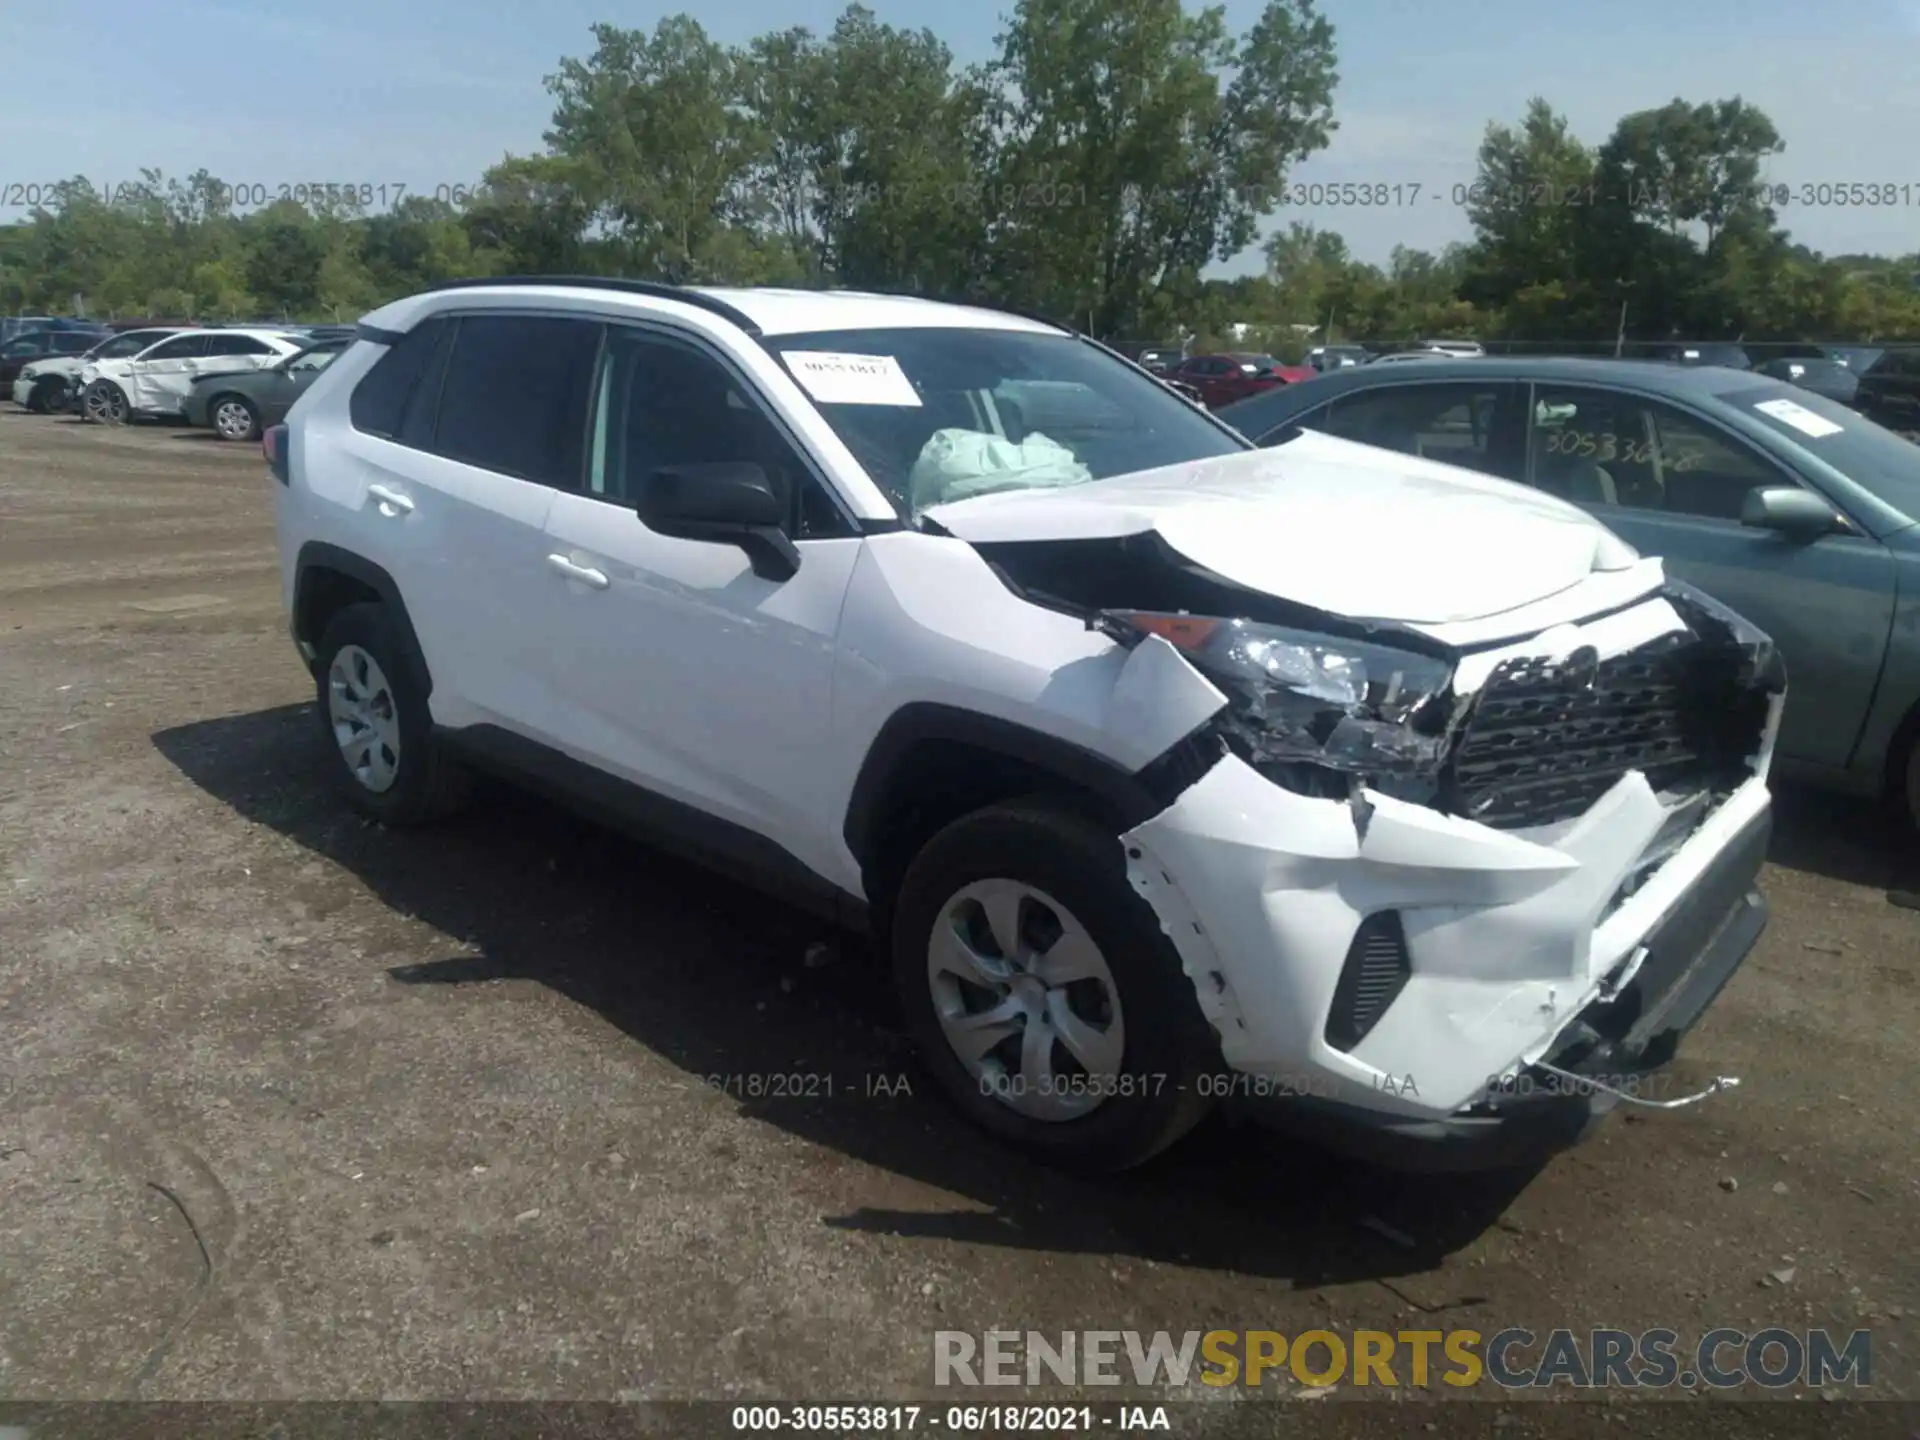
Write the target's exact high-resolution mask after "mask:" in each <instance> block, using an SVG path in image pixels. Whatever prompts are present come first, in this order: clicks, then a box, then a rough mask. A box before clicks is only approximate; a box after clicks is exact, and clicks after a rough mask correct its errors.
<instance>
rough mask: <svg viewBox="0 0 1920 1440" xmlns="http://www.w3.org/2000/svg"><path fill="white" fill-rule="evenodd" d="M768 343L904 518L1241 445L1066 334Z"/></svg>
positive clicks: (932, 332)
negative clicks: (957, 503)
mask: <svg viewBox="0 0 1920 1440" xmlns="http://www.w3.org/2000/svg"><path fill="white" fill-rule="evenodd" d="M768 343H769V344H770V345H771V346H772V347H773V348H774V350H775V351H777V352H778V353H779V354H780V356H781V357H782V359H783V360H784V361H785V362H786V365H787V369H788V370H789V371H790V372H791V373H792V374H793V376H794V378H795V379H796V380H797V381H799V383H800V386H801V388H802V389H803V390H805V391H806V392H807V393H808V395H809V396H810V397H811V398H812V400H813V402H814V404H815V405H816V406H818V408H819V410H820V413H821V414H822V415H823V416H825V417H826V420H827V423H828V424H829V425H831V426H832V427H833V429H834V431H835V433H836V434H838V435H839V437H840V439H841V440H842V441H843V442H844V443H845V445H846V447H847V448H848V449H849V450H851V451H852V452H853V454H854V457H855V458H856V459H857V460H859V462H860V464H861V465H862V466H863V467H865V469H866V471H867V474H868V475H870V476H872V478H873V482H874V483H875V484H876V485H878V486H879V487H880V488H881V489H882V490H884V491H886V492H887V494H888V495H889V496H890V497H891V498H892V500H893V502H894V503H895V504H896V505H897V506H899V507H900V509H901V510H902V511H903V512H905V513H907V514H910V515H913V514H918V513H919V512H920V511H922V510H924V509H926V508H928V507H929V506H933V505H940V504H944V503H947V502H949V501H954V500H966V499H971V498H973V497H974V496H976V495H985V494H988V493H990V492H993V491H1001V490H1031V489H1038V488H1042V487H1054V486H1062V485H1082V484H1085V483H1087V482H1088V481H1090V480H1105V479H1109V478H1111V477H1112V476H1115V475H1126V474H1131V473H1132V472H1134V471H1137V470H1152V469H1156V468H1158V467H1159V466H1162V465H1175V464H1179V463H1181V462H1184V461H1189V460H1205V459H1211V458H1213V457H1215V456H1220V455H1231V454H1234V453H1236V452H1238V451H1241V450H1245V449H1248V448H1250V447H1249V445H1248V442H1246V441H1244V440H1241V439H1239V438H1238V437H1237V436H1235V435H1234V434H1233V433H1232V432H1231V431H1229V430H1227V429H1225V428H1224V427H1223V426H1221V425H1220V424H1218V423H1216V422H1215V421H1213V420H1211V419H1209V418H1208V417H1207V416H1206V415H1205V414H1204V413H1203V412H1201V411H1200V410H1197V409H1195V408H1194V406H1193V405H1191V404H1189V403H1188V402H1187V401H1185V400H1182V399H1180V398H1179V397H1178V396H1176V395H1174V394H1172V393H1171V392H1170V391H1168V390H1167V389H1166V388H1165V387H1164V386H1162V385H1159V384H1157V383H1155V382H1154V381H1152V380H1149V379H1148V378H1147V377H1146V376H1144V375H1142V374H1141V373H1140V372H1139V371H1138V370H1135V369H1134V368H1133V367H1132V366H1130V365H1126V364H1124V363H1122V362H1121V361H1119V360H1117V359H1115V358H1114V357H1113V356H1111V355H1109V354H1107V353H1106V352H1105V351H1104V350H1101V349H1100V348H1098V347H1097V346H1094V345H1091V344H1089V343H1088V342H1086V341H1084V340H1080V339H1076V338H1074V337H1072V336H1069V335H1043V334H1034V333H1032V332H1030V331H1021V330H958V329H931V328H921V329H901V330H840V331H832V332H819V333H813V334H806V335H783V336H779V337H776V338H773V339H771V340H769V342H768Z"/></svg>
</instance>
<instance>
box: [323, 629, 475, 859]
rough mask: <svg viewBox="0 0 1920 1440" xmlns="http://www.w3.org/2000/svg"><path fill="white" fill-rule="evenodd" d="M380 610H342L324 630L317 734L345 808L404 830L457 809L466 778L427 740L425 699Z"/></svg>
mask: <svg viewBox="0 0 1920 1440" xmlns="http://www.w3.org/2000/svg"><path fill="white" fill-rule="evenodd" d="M413 658H414V657H413V656H412V655H411V654H410V653H409V652H408V650H407V648H406V642H404V641H402V640H401V639H400V638H399V637H398V636H397V635H396V634H395V631H394V627H393V626H392V625H391V624H390V623H389V621H388V612H387V610H386V608H385V607H384V606H381V605H376V604H361V605H349V606H347V607H346V608H345V609H344V610H342V611H340V613H339V614H337V615H335V616H334V617H333V619H332V620H331V621H329V622H328V624H327V628H326V632H325V633H324V634H323V635H322V636H321V638H320V646H319V655H318V657H317V659H316V661H315V664H314V679H315V684H316V689H317V695H318V700H317V704H316V706H315V709H316V710H317V711H318V713H319V723H320V730H321V733H322V734H323V735H324V736H325V737H326V743H327V749H328V752H329V754H330V756H331V757H332V767H333V773H334V779H335V781H336V782H337V783H338V784H339V786H340V789H341V792H342V794H343V795H344V796H345V798H346V801H347V803H348V804H349V805H351V806H352V807H353V808H354V809H356V810H358V811H359V812H360V813H361V814H362V815H365V816H366V817H367V818H368V819H371V820H377V821H379V822H380V823H381V824H382V825H391V826H393V827H395V828H397V829H398V828H405V827H408V826H413V825H425V824H429V823H431V822H432V821H435V820H438V819H441V818H442V817H444V816H447V815H450V814H452V813H453V812H455V811H456V810H458V809H460V808H461V807H462V806H463V805H464V804H465V803H466V801H467V799H468V797H469V795H470V793H471V788H472V781H471V776H470V775H469V773H468V772H467V770H466V769H465V767H463V766H462V765H460V763H459V762H458V761H456V760H455V759H454V758H453V757H452V756H451V755H450V754H448V753H447V749H446V746H445V745H444V744H442V743H441V741H440V739H439V737H438V736H436V735H435V734H434V730H433V718H432V716H431V714H430V713H429V712H428V709H427V697H426V695H425V694H424V693H423V692H422V690H421V689H420V687H419V686H418V685H417V684H416V683H415V682H414V680H413V678H412V677H413V674H414V671H413V668H412V666H411V664H410V663H409V662H410V661H411V660H412V659H413Z"/></svg>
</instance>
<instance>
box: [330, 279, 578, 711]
mask: <svg viewBox="0 0 1920 1440" xmlns="http://www.w3.org/2000/svg"><path fill="white" fill-rule="evenodd" d="M600 332H601V326H600V324H599V323H598V322H597V321H594V320H590V319H584V318H579V317H558V316H545V315H537V314H526V313H515V314H510V315H509V314H486V313H473V314H466V315H462V316H459V317H458V318H453V317H446V318H441V319H434V320H429V321H426V322H424V323H423V324H422V325H420V326H417V327H416V328H415V329H414V330H413V331H412V332H411V333H409V334H408V335H407V336H406V337H405V338H404V339H403V340H402V341H401V342H400V343H399V344H398V345H396V346H395V347H394V348H393V349H392V350H390V351H389V352H388V353H387V355H386V356H384V357H383V358H382V359H381V361H380V362H379V363H378V364H376V365H375V366H374V367H373V369H372V370H371V371H369V372H368V374H367V375H366V376H365V377H363V378H362V380H361V381H360V384H359V386H358V387H356V389H355V392H354V395H353V398H352V401H351V403H350V406H349V413H350V415H351V416H352V421H353V426H354V429H355V430H356V431H357V432H359V433H357V434H356V435H355V436H354V437H353V439H352V441H351V443H350V446H349V453H350V454H351V455H352V456H353V457H354V458H355V460H356V462H357V465H358V474H357V475H356V476H354V477H353V484H352V489H351V491H350V493H347V494H342V495H340V496H339V497H338V498H339V499H340V501H341V503H343V504H347V505H350V506H352V507H353V509H354V511H355V517H356V528H357V531H358V546H359V548H360V549H361V551H362V553H364V554H366V555H367V556H368V557H369V558H371V559H374V560H376V561H378V562H379V563H380V564H381V565H383V566H384V567H385V568H386V570H387V572H388V573H389V574H390V575H392V576H393V577H394V579H395V582H396V583H397V584H398V585H399V587H400V591H401V594H402V595H403V597H404V598H405V600H406V604H407V612H408V615H409V616H410V618H411V619H412V621H413V626H414V631H415V633H416V634H417V635H418V637H419V640H420V645H421V649H422V652H423V653H424V655H425V658H426V661H427V668H428V671H429V673H430V674H431V675H432V677H433V694H432V699H431V704H432V708H433V714H434V718H435V720H437V721H438V722H440V723H441V724H445V725H457V726H464V725H473V724H495V725H500V726H503V727H505V728H506V729H508V730H510V731H513V732H515V733H517V734H520V735H524V736H527V737H529V738H533V739H538V740H542V741H546V742H548V743H551V742H552V741H553V739H554V729H555V727H554V722H553V718H552V705H551V702H550V699H549V697H548V696H547V694H546V690H545V687H544V685H543V683H542V681H541V678H540V677H541V675H542V674H544V673H546V667H544V666H543V664H542V657H541V652H542V650H543V647H544V646H545V645H546V644H547V643H548V637H546V636H545V635H543V634H542V633H540V629H539V620H538V618H537V616H538V613H539V610H540V607H541V606H542V605H543V603H544V601H545V597H546V593H547V590H548V588H549V587H550V586H551V585H552V583H553V578H554V577H553V573H552V570H551V569H550V567H549V566H548V564H547V560H546V552H547V549H548V548H549V547H547V545H546V543H545V536H544V528H545V525H546V520H547V511H548V509H549V508H550V507H551V505H552V503H553V498H554V487H555V486H558V485H565V486H569V487H572V486H577V485H578V483H579V480H580V471H581V464H582V445H583V439H584V435H585V431H586V416H587V405H588V400H589V396H590V392H591V386H592V377H593V369H594V364H595V360H596V357H597V356H598V353H599V348H600ZM396 396H397V397H399V398H396Z"/></svg>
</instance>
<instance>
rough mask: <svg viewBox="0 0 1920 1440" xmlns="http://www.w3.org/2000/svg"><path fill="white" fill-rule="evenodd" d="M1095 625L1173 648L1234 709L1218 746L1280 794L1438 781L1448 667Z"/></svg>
mask: <svg viewBox="0 0 1920 1440" xmlns="http://www.w3.org/2000/svg"><path fill="white" fill-rule="evenodd" d="M1100 618H1101V620H1102V621H1103V622H1105V623H1104V624H1103V627H1102V628H1105V629H1107V630H1108V632H1109V633H1112V634H1115V635H1117V636H1119V637H1120V638H1122V639H1123V640H1125V639H1131V640H1133V641H1135V642H1137V641H1138V640H1139V639H1141V638H1142V637H1144V636H1147V635H1158V636H1159V637H1160V638H1161V639H1163V640H1165V641H1166V642H1167V643H1168V644H1170V645H1173V646H1174V647H1176V648H1177V649H1178V650H1179V651H1180V652H1181V653H1182V654H1183V655H1184V656H1185V657H1186V658H1187V660H1188V661H1189V662H1190V663H1191V664H1192V665H1193V667H1194V668H1195V669H1196V670H1198V671H1200V672H1201V673H1202V674H1203V675H1205V676H1206V677H1207V678H1208V679H1209V680H1211V681H1212V682H1213V683H1214V684H1215V685H1217V686H1218V687H1219V688H1220V689H1221V690H1222V691H1224V692H1225V693H1226V694H1227V695H1228V697H1229V698H1230V699H1231V700H1232V702H1233V703H1232V704H1231V706H1230V707H1229V709H1228V710H1227V711H1226V713H1225V714H1224V715H1223V716H1222V718H1221V729H1222V733H1223V734H1224V736H1225V738H1226V740H1227V743H1228V744H1229V745H1230V746H1232V748H1233V749H1234V750H1235V751H1236V752H1237V753H1239V754H1240V756H1241V758H1242V759H1245V760H1246V761H1248V762H1249V763H1250V764H1252V765H1253V766H1254V767H1255V768H1257V769H1258V770H1260V772H1261V773H1262V774H1264V775H1266V776H1267V777H1268V778H1269V779H1272V780H1275V781H1277V782H1278V783H1280V784H1283V785H1286V786H1287V787H1288V788H1289V789H1296V790H1305V791H1307V792H1308V793H1312V794H1332V793H1341V792H1343V791H1346V790H1350V789H1351V788H1352V782H1353V779H1355V778H1364V779H1365V780H1367V781H1368V782H1369V783H1371V784H1375V785H1376V786H1378V787H1379V788H1381V789H1383V790H1387V791H1389V792H1394V793H1404V794H1408V795H1409V796H1418V795H1423V794H1425V793H1430V791H1431V787H1432V786H1433V785H1434V784H1437V782H1438V778H1439V770H1440V766H1441V763H1442V761H1443V760H1444V758H1445V752H1446V743H1447V725H1446V717H1447V714H1448V712H1449V710H1450V706H1449V705H1448V703H1447V702H1446V700H1445V699H1444V697H1445V696H1446V695H1447V693H1448V690H1449V688H1450V686H1451V684H1452V680H1453V666H1452V665H1451V664H1450V663H1449V662H1447V661H1444V660H1439V659H1435V658H1433V657H1432V656H1428V655H1420V654H1417V653H1415V652H1413V651H1410V650H1402V649H1399V648H1397V647H1395V646H1390V645H1380V644H1375V643H1373V642H1370V641H1364V640H1348V639H1343V638H1340V637H1336V636H1331V635H1321V634H1316V633H1314V632H1312V631H1308V630H1296V629H1291V628H1288V627H1286V626H1280V625H1266V624H1261V623H1259V622H1257V621H1252V620H1233V619H1225V618H1219V617H1214V616H1202V615H1184V614H1169V613H1167V612H1164V611H1148V610H1106V611H1102V612H1101V617H1100ZM1396 782H1397V783H1396Z"/></svg>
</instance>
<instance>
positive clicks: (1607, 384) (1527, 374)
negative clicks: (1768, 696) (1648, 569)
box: [1220, 356, 1920, 824]
mask: <svg viewBox="0 0 1920 1440" xmlns="http://www.w3.org/2000/svg"><path fill="white" fill-rule="evenodd" d="M1883 363H1884V362H1883ZM1862 389H1863V390H1864V389H1865V386H1864V384H1863V386H1862ZM1220 418H1221V419H1223V420H1226V421H1227V422H1228V423H1229V424H1232V425H1234V426H1235V427H1237V428H1238V429H1240V430H1241V431H1242V432H1244V433H1245V434H1246V435H1248V436H1249V437H1250V438H1252V439H1255V440H1257V441H1259V442H1260V443H1261V444H1269V445H1270V444H1277V443H1281V442H1283V441H1284V440H1285V439H1286V437H1287V436H1289V435H1292V434H1294V433H1297V432H1298V431H1299V430H1300V429H1302V428H1305V429H1308V430H1316V431H1320V432H1323V433H1326V434H1330V435H1336V436H1340V437H1343V438H1346V439H1350V440H1358V441H1361V442H1363V443H1365V444H1368V445H1374V446H1379V447H1380V448H1383V449H1387V450H1395V451H1399V452H1400V453H1402V454H1407V455H1419V456H1425V457H1426V458H1428V459H1432V460H1441V461H1445V462H1447V463H1448V464H1452V465H1456V466H1460V467H1463V468H1466V469H1470V470H1475V471H1478V472H1480V473H1481V474H1483V475H1491V476H1496V477H1498V478H1500V479H1502V480H1508V481H1513V482H1515V483H1517V484H1520V485H1524V486H1528V487H1530V488H1532V489H1535V490H1539V491H1544V492H1546V493H1547V494H1550V495H1553V496H1556V497H1558V498H1560V499H1564V500H1570V501H1572V502H1573V503H1574V504H1576V505H1579V506H1580V507H1582V508H1583V509H1585V510H1587V511H1589V512H1590V513H1591V514H1592V515H1593V516H1594V517H1595V518H1596V519H1599V520H1601V521H1603V522H1605V524H1606V525H1607V527H1608V528H1609V529H1611V530H1613V531H1614V532H1615V533H1617V534H1618V535H1620V536H1622V537H1623V538H1624V539H1626V540H1627V541H1628V542H1630V543H1631V544H1632V545H1634V546H1635V547H1637V548H1638V549H1639V551H1640V553H1641V554H1643V555H1657V556H1659V557H1661V558H1662V560H1663V562H1664V563H1665V565H1666V568H1667V571H1668V573H1669V574H1671V575H1674V576H1677V577H1678V578H1680V579H1682V580H1686V581H1688V582H1690V583H1692V584H1694V585H1697V586H1699V587H1700V588H1701V589H1702V590H1704V591H1706V592H1708V593H1709V594H1711V595H1714V596H1716V597H1717V598H1718V599H1720V600H1721V601H1723V602H1725V603H1726V604H1727V605H1729V606H1731V607H1733V608H1734V609H1735V610H1737V611H1739V612H1740V613H1741V614H1743V615H1745V616H1746V617H1747V618H1748V619H1749V620H1751V621H1753V623H1754V624H1756V625H1758V626H1759V627H1760V628H1761V629H1763V630H1765V631H1766V632H1767V633H1769V634H1770V635H1772V637H1773V639H1774V641H1775V643H1777V644H1778V646H1779V648H1780V653H1781V654H1782V656H1783V657H1784V658H1785V660H1786V666H1787V675H1788V680H1789V683H1790V690H1789V698H1788V700H1787V706H1786V714H1785V716H1784V718H1783V720H1782V722H1781V727H1780V739H1779V748H1778V751H1777V759H1778V761H1779V763H1780V765H1781V767H1782V769H1781V773H1782V774H1783V775H1792V776H1794V777H1796V778H1799V779H1801V780H1805V781H1808V782H1810V783H1812V784H1816V785H1820V786H1823V787H1826V788H1830V789H1834V790H1840V791H1847V792H1852V793H1855V794H1861V795H1883V796H1887V797H1890V798H1893V799H1897V800H1898V801H1900V802H1901V803H1902V804H1903V805H1905V806H1906V808H1907V810H1908V813H1909V814H1910V815H1911V816H1912V817H1913V819H1914V820H1915V822H1916V823H1917V824H1920V446H1916V445H1914V444H1912V443H1911V442H1909V441H1907V440H1904V439H1902V438H1901V437H1900V436H1898V435H1896V434H1894V433H1892V432H1891V431H1890V430H1887V429H1885V428H1883V427H1882V426H1880V425H1877V424H1875V423H1874V422H1873V421H1872V420H1870V419H1868V418H1867V417H1866V416H1864V415H1861V414H1859V413H1857V412H1855V411H1853V410H1849V409H1847V408H1846V407H1845V406H1842V405H1839V404H1836V403H1835V402H1834V401H1831V400H1828V399H1826V398H1825V397H1824V396H1821V395H1818V394H1815V393H1813V392H1811V391H1808V390H1803V389H1800V388H1797V387H1795V386H1793V385H1790V384H1788V383H1786V382H1784V381H1780V380H1775V379H1771V378H1769V377H1767V376H1764V375H1755V374H1752V373H1749V372H1744V371H1735V370H1730V369H1726V368H1722V367H1718V366H1688V365H1648V364H1644V363H1638V362H1635V361H1621V360H1572V359H1562V360H1545V359H1535V360H1526V359H1516V358H1509V357H1505V356H1493V357H1489V358H1485V359H1480V360H1474V361H1471V362H1461V363H1452V362H1448V361H1444V360H1437V361H1433V362H1431V363H1429V364H1428V365H1425V366H1420V367H1417V368H1416V367H1409V368H1408V369H1406V370H1403V371H1393V370H1382V369H1380V368H1379V367H1378V366H1373V365H1369V366H1366V367H1365V368H1363V369H1360V370H1345V371H1341V372H1339V373H1337V374H1334V375H1328V376H1326V377H1324V378H1323V379H1321V381H1320V382H1319V383H1318V384H1317V385H1313V386H1310V387H1307V388H1305V389H1302V390H1299V391H1297V392H1296V391H1283V392H1280V393H1277V394H1269V395H1262V396H1259V397H1256V398H1255V399H1252V400H1249V401H1246V402H1244V403H1242V404H1241V405H1238V406H1234V407H1232V408H1230V409H1228V410H1226V411H1223V412H1222V414H1221V417H1220Z"/></svg>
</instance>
